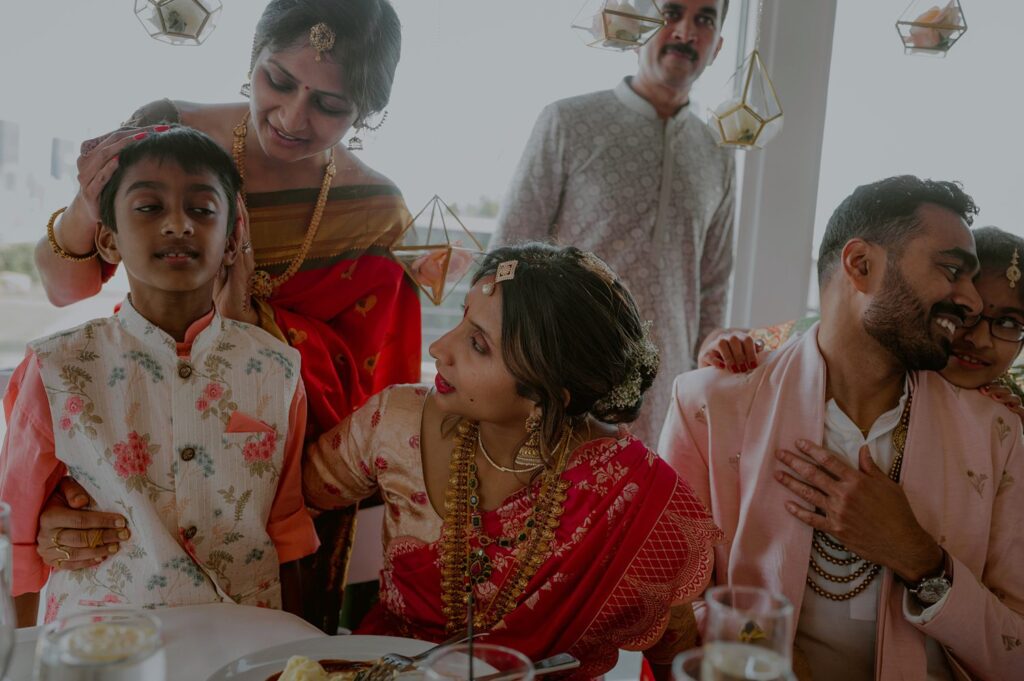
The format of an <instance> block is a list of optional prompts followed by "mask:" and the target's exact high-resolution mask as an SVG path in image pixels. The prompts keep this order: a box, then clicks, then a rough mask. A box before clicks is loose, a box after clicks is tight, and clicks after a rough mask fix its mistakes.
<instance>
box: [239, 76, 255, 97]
mask: <svg viewBox="0 0 1024 681" xmlns="http://www.w3.org/2000/svg"><path fill="white" fill-rule="evenodd" d="M238 94H240V95H242V96H243V97H245V98H246V99H249V96H250V95H251V94H252V71H250V72H249V73H248V74H247V75H246V76H245V82H244V83H242V87H240V88H239V89H238Z"/></svg>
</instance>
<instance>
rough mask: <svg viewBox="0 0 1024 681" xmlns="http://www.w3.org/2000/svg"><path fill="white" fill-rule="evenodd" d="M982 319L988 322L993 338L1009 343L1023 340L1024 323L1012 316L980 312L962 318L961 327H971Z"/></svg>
mask: <svg viewBox="0 0 1024 681" xmlns="http://www.w3.org/2000/svg"><path fill="white" fill-rule="evenodd" d="M982 320H985V321H986V322H988V331H989V333H990V334H992V337H993V338H998V339H999V340H1004V341H1008V342H1010V343H1019V342H1021V341H1022V340H1024V324H1021V323H1020V322H1018V321H1017V320H1016V319H1014V318H1013V317H986V316H985V315H983V314H980V315H977V316H974V317H967V318H966V319H964V323H963V328H965V329H973V328H974V327H976V326H977V325H978V323H979V322H981V321H982Z"/></svg>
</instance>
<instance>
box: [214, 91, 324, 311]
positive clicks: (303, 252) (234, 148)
mask: <svg viewBox="0 0 1024 681" xmlns="http://www.w3.org/2000/svg"><path fill="white" fill-rule="evenodd" d="M248 123H249V112H248V111H246V112H245V115H244V116H242V120H241V122H239V124H238V125H236V126H235V129H234V131H233V135H234V141H233V142H232V144H231V155H232V156H233V157H234V159H235V167H236V168H238V174H239V175H240V176H241V177H242V200H243V201H246V200H247V196H246V192H245V138H246V136H247V135H248V134H249V125H248ZM335 173H337V168H336V167H335V165H334V147H331V150H330V156H329V158H328V159H327V165H326V166H324V178H323V180H322V181H321V183H320V194H319V195H318V196H317V197H316V206H315V207H314V208H313V217H311V218H310V219H309V226H308V227H307V228H306V237H305V239H303V240H302V245H301V246H299V252H298V253H296V254H295V257H294V258H292V261H291V262H290V263H289V264H288V267H287V268H286V269H285V271H284V272H282V273H281V274H280V275H278V276H276V277H272V276H270V273H269V272H267V271H266V270H256V271H255V272H253V274H252V277H250V279H249V290H250V291H251V292H252V294H253V295H254V296H256V297H257V298H264V299H265V298H269V297H270V296H271V295H273V294H274V291H276V290H277V289H278V287H280V286H281V284H283V283H285V282H286V281H288V280H289V279H291V278H292V277H293V276H295V273H296V272H298V271H299V268H300V267H302V263H303V262H304V261H305V260H306V256H307V255H309V249H310V248H312V246H313V240H314V239H316V232H317V230H318V229H319V228H320V219H321V218H322V217H323V215H324V206H326V205H327V194H328V193H329V192H330V190H331V182H332V181H333V180H334V175H335Z"/></svg>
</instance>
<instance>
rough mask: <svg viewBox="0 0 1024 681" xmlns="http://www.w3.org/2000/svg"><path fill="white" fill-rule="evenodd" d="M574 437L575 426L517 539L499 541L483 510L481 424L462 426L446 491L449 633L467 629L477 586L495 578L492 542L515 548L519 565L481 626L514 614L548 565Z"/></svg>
mask: <svg viewBox="0 0 1024 681" xmlns="http://www.w3.org/2000/svg"><path fill="white" fill-rule="evenodd" d="M571 436H572V428H566V432H565V433H564V434H563V435H562V438H561V440H560V441H559V443H558V446H557V447H556V449H555V453H554V460H555V465H554V466H553V467H552V468H549V469H548V470H546V471H544V473H542V474H541V481H540V489H539V491H538V493H537V499H536V503H534V505H533V508H532V509H531V512H530V515H529V516H528V517H527V519H526V520H525V522H524V523H523V527H522V528H521V530H520V531H519V532H518V533H516V535H515V536H514V537H499V538H497V539H494V538H491V537H489V536H488V535H486V534H485V533H484V532H483V517H482V515H481V512H480V491H479V480H478V479H477V475H476V473H477V470H476V463H475V462H474V458H475V455H476V450H477V447H478V443H479V438H480V431H479V428H478V427H477V425H476V424H475V423H470V422H467V421H463V422H462V423H460V424H459V430H458V434H457V436H456V438H455V444H454V447H453V449H452V459H451V475H450V477H449V480H448V489H447V491H446V493H445V501H444V506H445V522H444V530H443V533H442V534H443V539H442V542H441V566H442V567H441V581H442V589H441V600H442V604H443V608H442V612H443V613H444V615H445V618H446V619H447V628H448V631H449V632H451V633H455V632H458V631H463V630H465V628H466V617H467V607H466V604H467V599H468V597H469V595H470V594H471V593H472V591H473V586H474V585H475V584H482V583H484V582H486V581H487V580H488V579H489V578H490V576H491V573H492V571H493V565H492V564H491V559H490V558H489V557H488V556H487V553H486V550H485V549H486V548H487V547H488V546H491V545H494V544H496V545H497V546H499V547H501V548H511V549H513V556H512V557H513V559H514V560H515V566H514V567H513V568H512V569H511V571H510V573H509V575H508V576H507V577H506V578H505V579H504V580H503V581H502V583H501V585H500V587H499V588H498V592H497V593H496V594H495V595H494V597H493V598H492V599H491V601H490V603H489V604H488V605H487V607H486V608H483V609H481V610H474V616H473V625H474V627H475V628H476V629H478V630H483V629H489V628H490V627H492V626H494V625H495V624H497V623H498V622H499V621H501V619H502V618H503V617H504V616H505V615H507V614H508V613H509V612H511V611H512V610H513V609H514V608H515V606H516V603H517V601H518V600H519V597H520V596H522V594H523V592H524V591H525V590H526V585H527V584H528V583H529V581H530V579H531V578H532V577H533V576H534V575H535V574H536V573H537V570H538V569H539V568H540V566H541V565H543V564H544V561H545V560H546V559H547V556H548V553H549V551H550V549H551V542H552V541H553V540H554V538H555V530H556V529H558V526H559V524H560V522H561V520H560V518H561V516H562V510H563V508H562V505H563V504H564V503H565V500H566V490H567V489H568V487H569V482H568V481H567V480H563V479H562V473H563V472H564V471H565V467H566V465H567V464H568V461H569V455H570V452H569V441H570V439H571ZM474 543H475V544H476V546H475V547H474V546H473V544H474Z"/></svg>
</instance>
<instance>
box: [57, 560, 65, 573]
mask: <svg viewBox="0 0 1024 681" xmlns="http://www.w3.org/2000/svg"><path fill="white" fill-rule="evenodd" d="M63 566H64V559H63V558H58V559H57V569H58V570H63V569H64V567H63Z"/></svg>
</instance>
